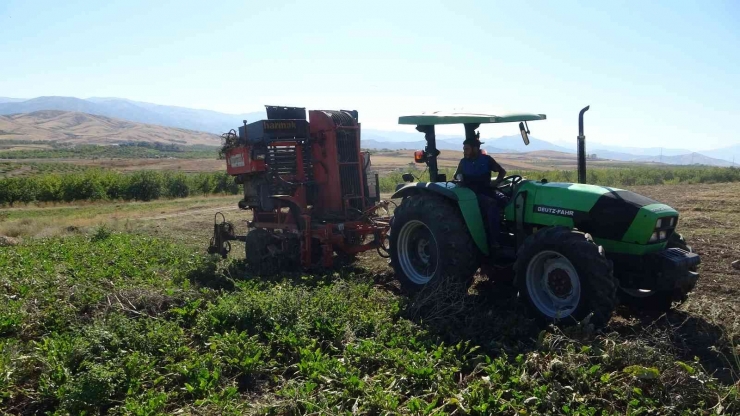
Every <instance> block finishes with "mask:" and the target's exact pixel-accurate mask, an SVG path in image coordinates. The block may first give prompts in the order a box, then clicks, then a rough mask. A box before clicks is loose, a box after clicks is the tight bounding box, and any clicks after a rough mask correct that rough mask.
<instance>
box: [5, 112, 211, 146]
mask: <svg viewBox="0 0 740 416" xmlns="http://www.w3.org/2000/svg"><path fill="white" fill-rule="evenodd" d="M5 139H12V140H36V141H56V142H59V143H69V144H104V145H108V144H117V143H125V142H131V141H140V142H150V143H167V144H181V145H194V144H200V145H211V146H219V145H220V144H221V138H220V137H219V136H217V135H215V134H210V133H204V132H199V131H193V130H186V129H178V128H173V127H163V126H157V125H153V124H144V123H135V122H132V121H127V120H120V119H115V118H111V117H105V116H99V115H93V114H85V113H80V112H74V111H58V110H47V111H35V112H32V113H28V114H15V115H10V116H0V140H5Z"/></svg>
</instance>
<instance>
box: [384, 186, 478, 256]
mask: <svg viewBox="0 0 740 416" xmlns="http://www.w3.org/2000/svg"><path fill="white" fill-rule="evenodd" d="M427 192H428V193H433V194H436V195H439V196H441V197H443V198H446V199H449V200H451V201H455V202H456V203H457V206H458V208H459V209H460V213H461V214H462V217H463V219H464V220H465V225H466V226H467V227H468V232H470V235H471V237H473V241H474V242H475V245H476V246H477V247H478V249H479V250H480V251H481V253H483V254H484V255H486V256H487V255H488V254H489V251H488V240H486V227H485V225H484V223H483V216H482V215H481V212H480V208H479V207H478V197H476V196H475V193H474V192H473V191H471V190H470V189H468V188H463V187H461V186H457V185H456V184H454V183H452V182H439V183H437V182H415V183H409V184H407V185H404V186H402V187H400V188H398V189H397V190H396V192H395V193H394V194H393V195H391V199H397V198H406V197H408V196H411V195H417V194H420V193H427Z"/></svg>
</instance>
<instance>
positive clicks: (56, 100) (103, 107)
mask: <svg viewBox="0 0 740 416" xmlns="http://www.w3.org/2000/svg"><path fill="white" fill-rule="evenodd" d="M45 110H59V111H69V112H76V113H78V114H79V113H86V114H90V115H97V116H105V117H108V118H115V119H121V120H127V121H132V122H138V123H146V124H148V125H159V126H165V127H173V128H178V129H187V130H193V131H200V132H207V133H213V134H221V133H224V132H227V131H229V130H230V129H233V128H236V127H237V126H239V125H241V123H242V120H248V121H254V120H261V119H264V118H265V117H266V115H265V112H264V111H259V112H252V113H243V114H225V113H219V112H216V111H211V110H199V109H192V108H185V107H177V106H166V105H159V104H152V103H146V102H140V101H132V100H128V99H124V98H95V97H94V98H87V99H80V98H75V97H56V96H51V97H37V98H32V99H20V98H8V97H0V115H11V114H21V113H33V112H37V111H45ZM76 117H79V116H76ZM119 121H120V120H119ZM0 130H2V128H0ZM482 141H483V142H484V143H485V145H484V148H485V149H486V150H487V151H488V152H490V153H510V152H516V153H522V152H531V151H539V150H548V151H556V152H565V153H575V152H576V143H575V139H574V140H573V142H572V143H571V142H551V141H545V140H539V139H536V138H534V137H530V144H529V146H524V143H523V142H522V140H521V137H520V136H518V135H514V136H504V137H499V138H487V139H482ZM425 144H426V143H425V141H424V138H423V136H422V135H421V133H415V132H402V131H381V130H373V129H363V131H362V145H363V147H366V148H373V149H384V148H385V149H392V150H397V149H423V148H424V146H425ZM437 147H438V148H439V149H442V150H460V149H461V148H462V137H461V136H458V135H442V134H440V135H438V136H437ZM586 149H587V152H588V153H589V154H596V155H597V156H598V157H599V158H600V159H614V160H620V161H634V162H641V161H642V162H662V163H666V164H707V165H714V166H731V165H732V163H733V159H734V157H735V156H737V159H738V160H737V161H736V163H735V166H738V165H740V144H735V145H732V146H728V147H725V148H721V149H714V150H707V151H701V152H698V153H697V152H692V151H690V150H687V149H671V148H656V147H652V148H638V147H625V146H614V145H607V144H602V143H598V142H596V141H592V140H588V141H587V143H586Z"/></svg>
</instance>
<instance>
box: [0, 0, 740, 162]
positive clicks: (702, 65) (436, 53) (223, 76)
mask: <svg viewBox="0 0 740 416" xmlns="http://www.w3.org/2000/svg"><path fill="white" fill-rule="evenodd" d="M737 22H740V2H737V1H732V0H731V1H725V2H723V1H704V2H699V1H697V2H688V1H661V2H657V1H656V2H638V1H625V2H566V1H558V2H553V1H550V2H544V1H543V2H525V1H519V2H512V1H509V2H498V1H463V0H458V1H447V2H438V1H431V0H427V1H398V0H397V1H355V2H339V1H333V2H332V1H322V0H312V1H302V2H290V1H275V2H267V1H262V2H251V1H228V0H220V1H209V2H205V1H202V2H201V1H186V0H183V1H157V2H154V1H140V0H127V1H116V2H114V1H109V2H101V1H74V0H70V1H64V2H60V1H33V0H26V1H17V0H0V96H8V97H22V98H26V97H28V98H30V97H36V96H41V95H65V96H76V97H81V98H87V97H92V96H99V97H100V96H107V97H124V98H130V99H134V100H140V101H147V102H153V103H158V104H168V105H181V106H186V107H196V108H208V109H213V110H217V111H223V112H230V113H237V112H249V111H254V110H258V109H260V108H261V107H262V105H264V104H280V105H297V106H305V107H308V108H328V109H335V108H343V109H348V108H353V109H357V110H359V111H360V117H361V121H362V122H363V126H364V127H365V128H376V129H393V130H409V129H408V128H404V127H403V126H398V125H397V124H396V122H397V117H398V116H399V115H403V114H408V113H416V112H419V111H426V110H437V109H442V110H446V109H460V110H469V111H496V110H501V109H505V110H506V109H508V110H522V111H529V112H537V113H546V114H547V116H548V120H547V121H543V122H534V123H531V124H530V129H531V130H532V134H533V135H534V136H535V137H539V138H542V139H546V140H551V141H573V140H575V136H576V135H577V123H576V121H577V112H578V110H579V109H580V108H581V107H583V106H585V105H587V104H590V105H591V111H589V112H588V113H587V116H586V135H587V137H588V138H589V139H590V140H593V141H598V142H601V143H608V144H621V145H625V146H642V147H648V146H664V147H683V148H689V149H692V150H702V149H709V148H717V147H724V146H730V145H735V144H738V143H740V136H738V134H737V133H736V128H737V121H738V120H740V87H739V86H740V69H739V66H740V25H738V24H737ZM411 130H413V129H411ZM516 133H517V132H516V126H515V125H513V124H505V125H495V126H486V127H485V128H483V129H482V131H481V135H482V136H484V137H488V136H501V135H505V134H516Z"/></svg>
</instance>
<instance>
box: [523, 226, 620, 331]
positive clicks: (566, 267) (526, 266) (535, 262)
mask: <svg viewBox="0 0 740 416" xmlns="http://www.w3.org/2000/svg"><path fill="white" fill-rule="evenodd" d="M612 268H613V267H612V263H611V262H610V261H609V260H607V259H606V257H604V253H603V251H602V250H600V247H599V246H598V245H596V244H595V243H594V242H593V240H592V239H591V236H590V235H588V234H584V233H580V232H577V231H573V230H571V229H569V228H566V227H551V228H546V229H543V230H541V231H539V232H537V233H535V234H533V235H531V236H529V237H528V238H527V239H526V240H525V241H524V244H522V246H521V247H520V248H519V252H518V254H517V261H516V263H515V265H514V270H515V271H516V281H517V285H518V287H519V294H520V296H521V297H522V298H524V299H525V302H526V304H527V306H528V307H529V309H530V310H532V311H533V312H534V314H535V316H536V317H537V318H538V320H540V321H543V322H545V323H550V322H564V323H566V324H567V323H575V322H580V321H582V320H583V319H584V318H586V317H587V316H588V315H589V314H591V313H593V316H592V317H591V319H590V322H591V323H592V324H594V326H597V327H599V326H602V325H604V324H606V323H607V322H608V321H609V319H610V317H611V314H612V312H613V311H614V309H615V307H616V305H617V293H616V289H617V281H616V280H615V279H614V276H613V270H612Z"/></svg>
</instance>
